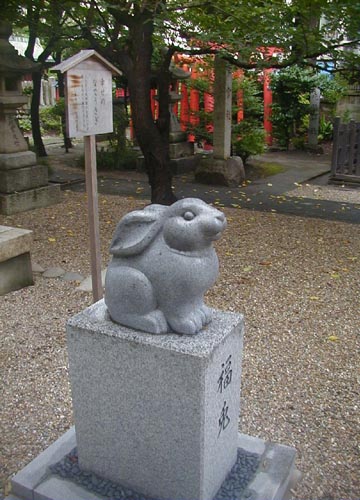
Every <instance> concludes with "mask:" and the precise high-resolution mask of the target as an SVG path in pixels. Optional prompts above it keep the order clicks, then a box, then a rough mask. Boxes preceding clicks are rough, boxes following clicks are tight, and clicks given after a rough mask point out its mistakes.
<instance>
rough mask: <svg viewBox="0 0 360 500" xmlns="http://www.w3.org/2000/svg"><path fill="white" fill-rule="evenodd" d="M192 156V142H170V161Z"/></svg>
mask: <svg viewBox="0 0 360 500" xmlns="http://www.w3.org/2000/svg"><path fill="white" fill-rule="evenodd" d="M193 154H194V143H193V142H170V144H169V155H170V159H176V158H184V157H186V156H192V155H193Z"/></svg>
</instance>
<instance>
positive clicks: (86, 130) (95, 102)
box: [66, 60, 113, 137]
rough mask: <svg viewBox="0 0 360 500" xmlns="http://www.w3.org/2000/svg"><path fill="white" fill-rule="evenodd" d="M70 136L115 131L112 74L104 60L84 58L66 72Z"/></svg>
mask: <svg viewBox="0 0 360 500" xmlns="http://www.w3.org/2000/svg"><path fill="white" fill-rule="evenodd" d="M66 89H67V92H66V109H67V129H68V136H69V137H84V136H86V135H96V134H106V133H108V132H112V131H113V112H112V75H111V73H110V71H108V70H104V67H102V65H101V64H99V63H98V62H96V61H94V62H92V61H89V60H88V61H84V62H83V63H81V64H79V65H78V66H77V67H76V68H74V69H70V70H69V71H68V73H67V75H66Z"/></svg>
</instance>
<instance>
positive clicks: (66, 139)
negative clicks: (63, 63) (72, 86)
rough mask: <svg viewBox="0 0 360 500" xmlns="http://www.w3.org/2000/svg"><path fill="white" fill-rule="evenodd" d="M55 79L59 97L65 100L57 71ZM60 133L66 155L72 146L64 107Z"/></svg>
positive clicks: (63, 85)
mask: <svg viewBox="0 0 360 500" xmlns="http://www.w3.org/2000/svg"><path fill="white" fill-rule="evenodd" d="M56 59H57V58H56ZM59 62H60V57H59ZM56 64H58V61H57V60H56ZM57 77H58V85H59V97H61V98H63V99H65V84H64V75H63V74H62V73H61V72H60V71H58V73H57ZM61 131H62V134H63V139H64V148H65V151H66V153H68V152H69V149H70V148H72V147H73V145H72V142H71V139H70V137H68V135H67V130H66V116H65V107H64V112H63V113H62V115H61Z"/></svg>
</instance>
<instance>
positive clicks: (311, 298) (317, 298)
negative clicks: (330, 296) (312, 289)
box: [309, 295, 319, 300]
mask: <svg viewBox="0 0 360 500" xmlns="http://www.w3.org/2000/svg"><path fill="white" fill-rule="evenodd" d="M309 299H310V300H319V297H317V296H316V295H311V297H309Z"/></svg>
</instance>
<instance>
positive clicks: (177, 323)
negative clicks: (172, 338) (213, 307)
mask: <svg viewBox="0 0 360 500" xmlns="http://www.w3.org/2000/svg"><path fill="white" fill-rule="evenodd" d="M207 318H208V313H207V311H204V310H203V308H200V309H197V310H196V311H192V312H190V313H188V314H187V315H185V316H184V317H181V318H180V317H179V316H177V317H172V318H168V322H169V325H170V326H171V328H172V329H173V330H174V332H177V333H185V334H186V335H194V334H195V333H197V332H199V331H200V330H201V329H202V327H203V326H204V325H205V324H206V323H208V322H209V321H210V319H211V318H210V319H209V320H207Z"/></svg>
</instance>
